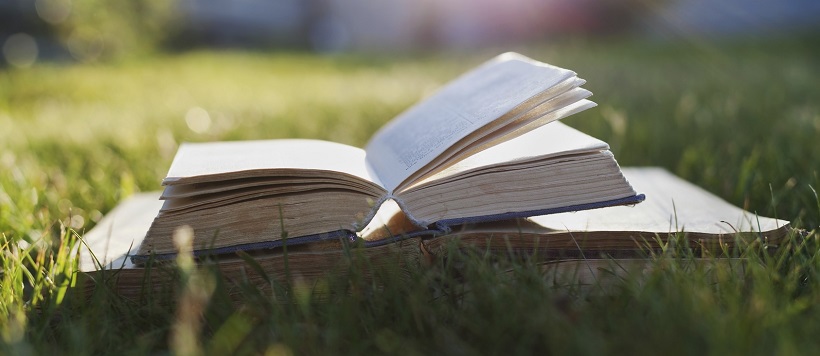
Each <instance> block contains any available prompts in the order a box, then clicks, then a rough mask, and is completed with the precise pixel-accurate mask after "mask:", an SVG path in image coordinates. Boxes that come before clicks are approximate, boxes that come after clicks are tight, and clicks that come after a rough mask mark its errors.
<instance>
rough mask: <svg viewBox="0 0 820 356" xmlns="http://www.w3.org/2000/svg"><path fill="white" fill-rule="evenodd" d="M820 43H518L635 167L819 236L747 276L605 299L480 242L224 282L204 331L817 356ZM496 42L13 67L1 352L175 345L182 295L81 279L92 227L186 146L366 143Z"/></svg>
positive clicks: (275, 338)
mask: <svg viewBox="0 0 820 356" xmlns="http://www.w3.org/2000/svg"><path fill="white" fill-rule="evenodd" d="M816 48H818V46H816V45H812V46H806V45H804V44H800V43H786V44H783V43H773V42H772V43H764V44H760V45H755V44H749V45H728V44H698V45H683V44H674V45H673V44H661V43H619V44H602V43H580V42H579V43H563V44H558V45H554V46H549V47H546V46H542V47H538V48H524V49H520V50H521V51H522V52H523V53H525V54H527V55H530V56H532V57H535V58H537V59H540V60H543V61H547V62H550V63H553V64H556V65H559V66H563V67H568V68H571V69H573V70H575V71H577V72H578V73H579V75H580V76H581V77H583V78H585V79H587V80H588V84H587V85H586V87H587V88H589V89H590V90H592V91H593V92H594V93H595V97H594V98H593V99H594V100H595V101H597V102H598V103H599V105H600V107H599V108H597V109H594V110H591V111H590V112H586V113H583V114H581V115H578V116H576V117H572V118H570V119H568V120H566V121H565V122H566V123H568V124H570V125H572V126H575V127H578V128H581V129H582V130H583V131H585V132H588V133H590V134H593V135H595V136H597V137H600V138H602V139H604V140H606V141H607V142H609V143H610V144H611V146H612V149H613V152H614V153H615V155H616V157H617V158H618V160H619V162H620V163H621V164H622V165H658V166H664V167H666V168H668V169H670V170H672V171H673V172H675V173H677V174H679V175H681V176H683V177H684V178H686V179H688V180H691V181H693V182H695V183H696V184H698V185H701V186H703V187H705V188H706V189H708V190H710V191H712V192H714V193H716V194H718V195H720V196H721V197H723V198H725V199H727V200H729V201H731V202H732V203H733V204H736V205H739V206H743V207H745V208H746V209H749V210H752V211H756V212H758V213H759V214H761V215H765V216H772V217H774V216H776V217H778V218H781V219H787V220H791V221H793V223H794V225H795V226H796V227H799V228H803V229H805V230H807V232H806V234H804V235H792V236H791V237H790V239H789V240H788V241H787V242H786V243H784V244H783V246H781V247H780V248H777V249H774V248H765V249H764V248H763V246H759V245H752V246H750V247H748V248H747V249H745V250H742V251H740V252H738V254H739V255H740V256H743V257H747V258H748V261H747V262H745V263H743V264H742V265H743V266H742V267H743V268H742V269H740V271H738V270H732V269H729V268H727V267H726V266H723V265H712V264H708V263H707V264H693V263H692V257H695V256H692V255H691V254H687V251H685V250H684V251H681V250H680V248H672V249H670V253H669V254H668V255H664V256H660V257H659V258H658V259H657V260H655V261H654V262H652V263H653V268H652V269H651V270H650V271H651V272H648V273H647V274H644V275H642V276H641V278H638V276H635V275H632V276H627V277H625V278H624V279H623V280H620V282H616V283H615V284H614V286H611V285H610V286H609V287H608V288H610V289H608V293H606V294H601V293H590V292H589V289H588V288H580V286H578V285H572V284H569V285H565V286H564V285H562V286H556V285H554V284H551V283H548V282H547V280H548V278H545V272H544V271H543V270H542V268H541V267H540V266H539V265H538V264H536V263H534V262H533V261H504V260H498V261H488V259H487V258H486V256H484V255H483V254H482V252H481V251H475V253H472V254H467V255H466V256H460V257H451V258H449V259H446V260H444V259H442V260H441V261H439V263H438V267H433V268H418V269H412V270H411V273H410V278H409V280H408V279H407V278H403V277H402V276H404V274H402V273H404V272H402V273H399V272H397V271H391V270H385V271H379V272H378V273H377V276H378V278H377V280H376V281H375V282H374V281H371V280H368V279H366V278H364V276H362V275H361V273H359V272H358V271H357V270H356V269H351V270H350V271H348V272H349V273H348V278H343V279H340V280H332V279H331V280H327V281H325V282H323V283H324V284H322V285H321V286H319V287H313V286H309V287H305V286H293V288H294V289H291V288H288V287H284V286H283V287H282V288H279V289H276V290H275V291H273V292H271V291H261V290H259V289H258V288H256V286H249V285H244V286H243V285H241V283H240V285H238V286H229V285H227V284H225V282H224V281H220V282H218V283H217V285H216V287H215V288H214V290H213V293H212V294H210V295H209V296H208V298H209V299H208V300H209V303H208V304H207V307H205V309H204V310H203V311H202V312H203V313H204V315H205V316H206V318H205V320H204V321H203V324H202V329H201V330H202V332H201V333H199V334H198V335H197V337H199V339H198V340H197V342H198V344H199V345H201V346H202V347H203V348H204V349H206V350H215V351H220V353H222V352H231V351H236V352H251V351H256V352H265V351H270V352H272V353H274V354H275V353H276V352H282V351H288V350H290V351H293V352H296V353H323V352H333V353H365V352H372V351H377V352H382V353H420V354H426V353H432V352H434V351H438V352H442V351H443V352H448V353H507V352H513V353H547V352H552V353H569V352H573V353H589V354H592V353H601V352H605V353H615V352H618V353H649V354H655V353H657V352H658V351H659V350H664V351H667V352H672V353H703V352H707V351H708V352H713V353H718V352H732V353H740V352H743V353H746V352H750V353H763V354H771V353H792V352H793V351H795V352H796V351H803V352H810V351H812V350H814V349H816V347H817V346H820V345H817V341H815V340H816V338H814V337H813V335H815V334H816V333H817V331H818V329H820V324H819V323H817V322H816V321H815V320H817V319H818V317H820V315H818V314H819V312H820V311H818V310H817V307H816V305H818V301H820V290H819V289H818V288H817V283H818V282H820V280H818V279H820V273H818V269H820V264H818V260H817V256H818V254H817V251H818V247H819V246H818V244H817V241H816V240H817V238H818V237H819V236H818V235H817V228H818V224H820V200H818V199H817V195H816V194H815V193H814V190H816V189H818V188H820V178H818V167H820V145H818V139H817V137H818V136H820V135H818V134H820V104H818V100H817V98H820V87H818V86H817V84H816V78H818V77H820V64H818V63H817V61H816V53H817V50H816ZM494 54H496V52H493V51H486V52H484V53H470V54H456V53H452V54H440V55H421V56H418V58H413V59H408V58H404V57H390V56H382V57H375V58H374V57H371V56H365V55H358V56H355V55H346V56H338V57H318V56H313V55H308V54H299V53H235V52H217V53H211V52H194V53H184V54H177V55H157V56H150V57H145V58H141V59H131V60H122V61H119V62H112V63H106V64H94V65H91V64H83V65H73V64H65V63H45V64H43V63H41V64H38V65H35V66H34V67H31V68H28V69H24V70H11V69H5V70H4V71H2V72H0V244H1V245H2V247H3V254H4V255H3V271H4V273H3V277H2V286H1V287H2V288H0V296H2V299H1V300H0V336H2V342H1V343H2V351H6V352H24V351H32V350H34V351H39V352H40V353H45V352H50V351H60V352H71V353H113V352H117V351H129V350H130V351H134V352H137V353H139V352H146V351H158V350H169V349H173V348H174V343H173V342H172V340H174V339H173V338H174V336H172V335H176V334H174V333H173V332H172V330H174V328H175V327H177V326H178V325H179V324H180V319H179V317H178V316H179V315H180V314H179V313H178V312H177V310H176V308H175V305H176V304H175V301H174V302H171V303H167V304H165V305H157V304H155V303H148V302H134V301H127V300H123V299H121V298H120V297H118V296H116V295H114V294H112V293H111V290H110V289H106V288H105V285H104V284H100V285H99V288H97V290H96V291H95V292H94V293H93V294H92V295H90V296H87V297H89V298H90V299H89V300H90V302H87V301H86V300H85V299H83V298H82V297H81V296H76V295H75V294H72V293H67V294H66V293H64V291H66V290H67V285H68V284H70V283H71V281H72V279H71V278H70V276H71V271H72V269H73V268H74V267H73V264H72V263H71V262H70V260H71V259H70V258H69V257H70V256H68V255H67V252H68V251H70V250H71V249H70V247H71V244H72V243H75V241H76V239H75V238H76V236H77V234H79V235H82V233H83V231H86V230H87V229H89V228H91V227H93V226H94V224H95V223H96V221H98V220H99V219H100V218H101V217H102V216H103V215H104V214H105V213H107V212H108V211H110V210H111V209H112V208H113V207H114V206H115V205H116V204H117V202H119V201H121V200H122V199H123V198H124V197H126V196H128V195H130V194H132V193H133V192H136V191H147V190H155V189H158V188H159V181H160V180H161V178H162V177H163V176H164V175H165V172H166V170H167V169H168V166H169V164H170V161H171V159H172V158H173V155H174V153H175V151H176V148H177V145H178V144H179V143H180V142H182V141H211V140H236V139H260V138H282V137H307V138H319V139H327V140H333V141H338V142H343V143H347V144H352V145H357V146H362V145H364V144H365V142H366V141H367V139H368V138H369V137H370V136H371V135H372V134H373V133H374V132H375V130H377V129H378V128H379V127H380V126H381V125H382V124H383V123H384V122H386V121H387V120H389V119H390V118H392V117H393V116H395V115H396V114H398V113H399V112H401V110H403V109H404V108H406V107H407V106H409V105H411V104H412V103H414V102H416V101H418V100H420V99H421V98H422V97H423V96H424V95H425V94H426V93H429V92H430V91H432V90H434V89H435V88H436V87H437V86H439V85H441V84H442V83H445V82H446V81H448V80H450V79H452V78H453V77H454V76H456V75H458V74H459V73H461V72H463V71H465V70H467V69H469V68H471V67H473V66H474V65H476V64H478V63H480V62H481V61H483V60H485V59H487V58H489V57H491V56H492V55H494ZM74 231H76V234H75V232H74ZM353 258H356V257H355V254H354V257H353ZM735 267H737V266H735ZM208 270H209V269H208V268H206V269H205V272H207V271H208ZM505 271H506V272H505ZM189 272H190V271H189ZM190 273H193V272H190ZM227 288H233V289H235V288H239V289H240V290H241V293H240V294H241V295H242V300H243V301H245V303H240V305H236V304H234V303H232V302H229V300H228V296H227ZM312 288H320V289H321V290H322V293H318V292H315V291H314V289H312ZM593 290H594V289H593ZM328 293H329V295H330V298H329V299H327V295H328ZM318 294H322V295H324V296H323V297H321V298H320V297H319V296H318ZM297 296H298V297H297ZM283 301H291V302H292V303H286V302H285V303H283ZM175 325H177V326H175ZM178 351H179V350H178Z"/></svg>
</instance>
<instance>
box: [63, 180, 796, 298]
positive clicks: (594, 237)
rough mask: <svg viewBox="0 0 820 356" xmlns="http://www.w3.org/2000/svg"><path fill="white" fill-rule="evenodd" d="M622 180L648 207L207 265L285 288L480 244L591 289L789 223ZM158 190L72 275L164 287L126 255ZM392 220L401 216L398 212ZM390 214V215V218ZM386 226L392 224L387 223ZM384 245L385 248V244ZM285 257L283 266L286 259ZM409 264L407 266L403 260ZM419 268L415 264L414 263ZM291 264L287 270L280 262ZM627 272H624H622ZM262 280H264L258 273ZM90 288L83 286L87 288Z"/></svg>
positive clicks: (165, 278)
mask: <svg viewBox="0 0 820 356" xmlns="http://www.w3.org/2000/svg"><path fill="white" fill-rule="evenodd" d="M622 171H623V174H624V176H625V177H626V178H627V179H628V180H629V181H630V182H631V183H632V184H633V185H634V186H635V188H636V189H638V190H640V191H643V192H646V196H647V198H646V201H645V202H643V203H641V204H638V205H635V206H617V207H610V208H606V209H595V210H587V211H580V212H567V213H558V214H551V215H544V216H535V217H529V218H518V219H508V220H503V221H495V222H479V223H464V224H461V225H456V226H452V228H451V230H450V231H449V232H446V233H442V232H440V231H435V230H429V231H428V230H422V231H426V233H424V234H419V233H409V234H402V233H399V234H398V235H397V236H396V237H397V238H395V239H387V240H386V239H375V240H370V241H368V240H365V238H356V240H355V241H349V240H348V239H346V238H340V239H337V240H334V241H317V242H313V243H307V244H301V245H296V246H288V249H287V254H285V253H284V248H283V247H282V246H280V247H278V248H272V249H268V250H264V251H257V252H256V253H255V254H253V255H252V256H253V259H254V261H255V262H254V265H250V264H249V262H248V261H247V260H246V259H243V258H241V257H239V255H237V254H223V255H218V256H212V257H215V259H214V260H213V261H215V263H218V264H219V268H220V271H221V273H222V274H223V276H224V277H226V278H227V279H228V280H233V281H240V280H241V281H248V282H249V283H254V284H258V285H259V286H260V287H264V286H266V285H268V284H269V283H270V281H269V280H268V278H270V279H273V280H276V281H279V282H283V283H287V280H288V273H290V274H291V275H296V276H299V278H302V279H303V280H305V281H308V282H309V281H314V280H317V279H319V278H333V274H334V273H337V272H339V271H344V267H345V266H344V265H343V264H344V263H345V261H346V259H345V258H344V257H345V256H346V251H348V250H349V249H350V248H357V249H360V251H362V252H363V254H364V255H365V256H366V257H367V258H368V260H369V261H370V262H371V263H370V265H371V266H373V268H379V266H387V265H392V264H403V265H402V268H421V267H420V266H422V265H424V264H425V263H426V262H430V260H431V259H434V256H436V255H437V254H439V253H440V252H441V251H442V249H443V248H444V247H445V246H447V244H448V243H457V244H460V245H463V246H466V247H477V248H481V249H482V250H485V251H491V252H494V253H498V254H500V255H510V254H514V255H516V254H520V255H525V256H528V257H529V258H537V259H538V261H540V263H541V264H542V265H543V266H544V268H545V269H547V270H548V271H549V276H550V278H558V277H560V276H563V277H561V278H578V280H579V281H583V282H584V283H589V282H590V281H593V280H595V279H596V278H598V274H599V272H600V273H601V274H602V275H617V273H618V272H619V271H620V272H624V271H627V270H634V269H640V268H643V266H645V265H646V261H647V257H648V256H649V255H650V254H651V253H652V252H653V251H658V250H660V249H661V248H662V246H663V245H664V244H665V243H666V242H668V241H670V239H677V240H678V243H686V244H689V245H690V246H691V247H693V248H696V249H703V250H706V249H708V250H709V251H711V253H712V255H713V256H719V255H720V251H722V249H724V248H728V249H731V248H733V247H734V246H735V243H736V242H737V241H739V240H743V241H749V240H751V239H760V240H762V241H764V242H765V243H767V244H770V245H776V244H777V243H778V242H779V241H781V240H782V239H783V238H784V237H785V236H786V235H787V234H788V233H789V231H790V226H789V222H788V221H784V220H779V219H772V218H767V217H762V216H758V215H756V214H753V213H750V212H747V211H744V210H742V209H740V208H738V207H735V206H733V205H731V204H729V203H727V202H726V201H724V200H722V199H720V198H718V197H716V196H714V195H712V194H711V193H709V192H707V191H705V190H703V189H701V188H699V187H697V186H695V185H693V184H691V183H689V182H686V181H684V180H682V179H680V178H678V177H676V176H674V175H672V174H671V173H669V172H667V171H665V170H663V169H660V168H624V169H623V170H622ZM160 195H161V193H159V192H153V193H142V194H138V195H135V196H133V197H131V198H129V199H128V200H126V201H124V202H122V203H121V204H120V205H119V206H117V207H116V208H115V209H114V210H112V211H111V212H110V213H109V214H107V215H106V216H105V217H104V218H103V219H102V220H101V221H100V222H99V223H98V224H97V226H95V227H94V229H92V230H91V231H89V232H87V233H86V234H84V236H83V245H82V247H81V248H80V251H79V269H80V270H81V271H83V272H85V273H84V274H85V275H87V276H90V277H91V278H92V279H93V278H96V277H98V276H100V275H102V274H105V273H109V272H116V273H110V274H109V275H112V276H113V280H112V281H111V282H112V283H114V286H115V288H116V290H117V291H118V292H119V293H121V294H123V295H124V296H127V297H129V298H138V297H139V296H140V295H144V293H146V292H147V291H150V290H153V289H161V288H167V286H168V285H169V283H170V282H171V281H172V279H173V278H174V277H173V274H172V273H158V272H157V269H158V268H161V266H162V264H150V263H149V264H148V265H141V264H138V263H134V261H133V260H132V259H131V257H132V256H133V255H134V254H135V253H136V251H138V250H139V248H140V245H142V244H143V243H145V239H146V232H147V231H148V230H149V228H150V226H151V224H152V222H153V220H154V217H155V216H156V215H157V213H158V212H159V211H160V209H161V208H162V205H163V203H162V202H161V201H160V200H158V197H159V196H160ZM397 216H398V217H400V218H401V217H403V216H402V215H401V214H399V215H397ZM394 218H395V216H394ZM388 225H390V223H389V221H388V222H385V226H388ZM384 241H388V242H389V243H384ZM286 261H287V262H286ZM408 263H409V264H408ZM414 263H415V264H417V265H415V266H414V265H413V264H414ZM286 264H288V265H289V272H288V269H287V268H285V265H286ZM627 266H629V268H626V267H627ZM152 270H153V271H154V272H152ZM262 274H264V276H263V275H262ZM89 286H92V284H88V285H86V287H89Z"/></svg>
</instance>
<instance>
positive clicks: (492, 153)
mask: <svg viewBox="0 0 820 356" xmlns="http://www.w3.org/2000/svg"><path fill="white" fill-rule="evenodd" d="M608 148H609V145H607V144H606V142H603V141H601V140H599V139H597V138H594V137H592V136H589V135H587V134H585V133H583V132H581V131H578V130H576V129H574V128H571V127H569V126H567V125H566V124H564V123H562V122H560V121H556V122H551V123H549V124H547V125H544V126H541V127H539V128H537V129H534V130H532V131H530V132H527V133H525V134H523V135H521V136H518V137H517V138H516V139H515V140H510V141H506V142H502V143H500V144H498V145H495V146H492V147H489V148H487V149H486V150H484V151H481V152H478V153H476V154H474V155H472V156H470V157H467V158H465V159H464V160H462V161H460V162H458V163H456V164H454V165H452V166H450V167H447V168H446V169H444V170H442V171H440V172H438V173H436V174H434V175H432V176H430V177H427V178H425V179H423V180H421V181H419V182H416V183H415V184H413V185H412V186H410V187H409V188H408V189H407V191H412V190H416V189H419V188H423V187H424V186H425V185H429V184H436V183H438V182H440V181H442V180H447V179H450V178H451V177H455V176H457V175H462V174H467V173H470V172H472V171H474V170H476V169H491V168H492V167H496V166H499V165H506V164H510V163H521V162H524V161H528V160H531V159H537V160H542V159H545V158H551V157H557V156H562V155H574V154H579V153H584V152H597V151H603V150H607V149H608ZM397 194H401V192H397Z"/></svg>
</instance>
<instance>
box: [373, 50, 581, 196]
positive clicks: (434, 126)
mask: <svg viewBox="0 0 820 356" xmlns="http://www.w3.org/2000/svg"><path fill="white" fill-rule="evenodd" d="M573 76H575V73H574V72H572V71H570V70H567V69H563V68H558V67H555V66H551V65H548V64H544V63H540V62H535V61H532V60H530V59H528V58H526V57H523V56H521V55H516V54H505V55H501V56H499V57H497V58H496V59H494V60H492V61H490V62H488V63H485V64H484V65H482V66H480V67H478V68H477V69H475V70H473V71H471V72H469V73H467V74H465V75H463V76H461V77H460V78H458V79H456V80H454V81H452V82H450V83H449V84H448V85H447V86H445V87H444V88H442V89H441V90H439V91H438V92H437V93H436V94H434V95H433V96H432V97H430V98H428V99H426V100H424V101H422V102H421V103H419V104H417V105H416V106H414V107H412V108H410V109H409V110H407V111H405V112H404V113H402V114H401V115H399V116H398V117H396V118H395V119H394V120H393V121H391V122H390V123H388V124H387V125H386V126H385V127H383V128H382V129H381V130H380V131H379V132H378V133H376V135H375V136H373V139H372V140H371V141H370V143H368V145H367V147H366V151H367V160H368V164H369V165H370V167H371V168H372V170H373V171H374V172H376V175H378V177H379V180H380V181H381V182H382V184H383V186H384V187H385V188H386V189H387V190H388V191H393V189H394V188H396V187H397V186H398V185H399V184H401V183H402V181H404V180H405V179H407V177H409V176H411V175H412V174H413V173H414V172H415V171H416V170H417V169H419V168H421V167H424V166H425V165H427V164H428V163H429V162H430V161H432V160H433V159H434V158H435V157H436V156H438V155H440V154H441V153H442V152H444V151H445V150H447V148H449V147H450V146H451V145H453V144H454V143H456V142H458V141H459V140H460V139H462V138H464V137H465V136H467V135H469V134H470V133H471V132H473V131H475V130H477V129H479V128H481V127H482V126H484V125H487V124H488V123H490V122H491V121H493V120H495V119H497V118H499V117H501V116H502V115H504V114H505V113H507V112H509V111H510V110H512V109H513V108H515V107H516V106H517V105H519V104H521V103H523V102H525V101H526V100H527V99H529V98H531V97H533V96H535V95H537V94H539V93H541V92H543V91H545V90H547V89H549V88H551V87H553V86H555V85H557V84H559V83H561V82H563V81H565V80H567V79H569V78H571V77H573Z"/></svg>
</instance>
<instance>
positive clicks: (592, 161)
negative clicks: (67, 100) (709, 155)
mask: <svg viewBox="0 0 820 356" xmlns="http://www.w3.org/2000/svg"><path fill="white" fill-rule="evenodd" d="M583 83H584V80H582V79H579V78H578V77H577V76H576V74H575V73H574V72H572V71H570V70H567V69H562V68H558V67H555V66H551V65H548V64H545V63H540V62H537V61H534V60H532V59H529V58H526V57H524V56H521V55H518V54H512V53H508V54H503V55H501V56H498V57H496V58H494V59H492V60H490V61H489V62H487V63H485V64H483V65H481V66H479V67H478V68H476V69H474V70H472V71H470V72H468V73H466V74H464V75H462V76H461V77H459V78H457V79H456V80H454V81H452V82H450V83H449V84H447V85H446V86H444V87H443V88H441V89H440V90H439V91H438V92H437V93H435V94H434V95H432V96H431V97H429V98H427V99H426V100H424V101H422V102H420V103H418V104H417V105H415V106H413V107H412V108H410V109H409V110H407V111H405V112H404V113H402V114H400V115H399V116H398V117H396V118H395V119H393V120H392V121H391V122H389V123H388V124H387V125H385V126H384V127H383V128H382V129H381V130H379V131H378V132H377V133H376V134H375V135H374V136H373V137H372V139H371V140H370V142H369V143H368V144H367V146H366V148H365V149H360V148H356V147H351V146H347V145H342V144H338V143H333V142H326V141H318V140H268V141H244V142H215V143H196V144H183V145H182V146H181V147H180V149H179V151H178V152H177V155H176V157H175V158H174V161H173V163H172V165H171V168H170V170H169V172H168V175H167V177H166V178H165V179H164V180H163V185H165V190H164V192H163V193H162V197H161V198H162V199H164V200H165V203H164V205H163V207H162V209H161V210H160V212H159V214H158V216H157V217H156V219H154V222H153V224H152V226H151V228H150V230H149V231H148V233H147V236H146V239H145V241H144V242H143V243H142V245H141V247H140V250H139V255H140V256H142V257H141V258H143V259H145V258H148V256H154V257H157V258H163V256H165V257H170V256H172V255H173V253H174V247H173V243H172V239H171V236H172V235H173V233H174V230H175V229H177V228H178V227H179V226H182V225H188V226H191V227H192V228H193V229H194V236H195V237H194V239H195V240H194V246H195V248H196V249H198V250H200V251H207V253H228V252H231V251H236V250H257V249H268V248H275V247H278V246H281V245H282V244H283V243H284V239H285V238H287V240H288V242H287V243H288V244H302V243H310V242H315V241H321V240H336V239H338V238H340V237H348V238H355V236H356V235H355V232H357V231H361V230H362V229H364V228H365V227H366V226H367V225H368V224H369V223H370V222H371V220H372V219H373V217H374V216H375V215H376V214H377V212H378V211H379V208H380V207H381V206H382V204H383V203H385V202H386V201H394V202H396V203H397V204H398V206H399V207H400V208H401V210H402V211H403V213H404V215H405V216H406V217H407V219H409V221H411V222H412V224H413V225H415V226H416V227H417V230H418V232H419V233H427V232H429V230H431V229H432V230H437V231H448V230H449V227H450V226H453V225H458V224H462V223H465V222H477V221H494V220H504V219H511V218H518V217H526V216H535V215H545V214H553V213H559V212H566V211H577V210H585V209H592V208H600V207H604V206H612V205H627V204H635V203H638V202H640V201H642V200H643V198H644V196H643V195H638V194H637V193H636V191H635V190H634V189H633V188H632V187H631V186H630V185H629V183H628V182H627V181H626V179H625V178H624V177H623V175H622V174H621V171H620V168H619V167H618V164H617V163H616V161H615V159H614V157H613V155H612V154H611V153H610V152H609V151H608V146H607V144H606V143H604V142H602V141H600V140H597V139H595V138H592V137H590V136H588V135H586V134H584V133H581V132H579V131H577V130H574V129H572V128H570V127H568V126H565V125H563V124H561V123H558V122H553V121H556V120H559V119H562V118H564V117H566V116H569V115H572V114H574V113H577V112H579V111H582V110H585V109H587V108H590V107H592V106H594V105H595V104H594V103H592V102H591V101H589V100H587V99H586V98H587V97H589V96H590V95H591V93H590V92H589V91H587V90H585V89H582V88H581V87H580V86H581V85H582V84H583ZM547 124H548V125H547ZM139 258H140V257H137V259H139Z"/></svg>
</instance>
